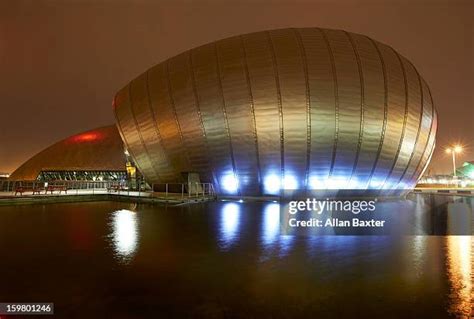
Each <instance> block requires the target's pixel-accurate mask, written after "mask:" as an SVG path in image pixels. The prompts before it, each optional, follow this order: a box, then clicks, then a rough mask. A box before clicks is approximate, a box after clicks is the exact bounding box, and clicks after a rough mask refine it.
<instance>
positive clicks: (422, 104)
mask: <svg viewBox="0 0 474 319" xmlns="http://www.w3.org/2000/svg"><path fill="white" fill-rule="evenodd" d="M410 64H411V63H410ZM411 66H412V67H413V69H414V70H415V72H416V76H417V79H418V83H419V85H420V102H421V108H420V109H421V110H420V121H419V123H418V131H417V132H416V138H415V145H414V146H413V151H412V152H411V154H410V159H409V160H408V164H407V166H406V167H405V169H404V170H403V174H402V175H401V176H400V179H399V180H398V182H397V185H398V184H399V183H401V182H402V180H403V177H405V174H406V172H407V171H408V168H409V167H410V164H411V161H412V160H413V156H414V155H415V150H416V147H417V146H418V142H419V138H420V132H421V125H422V124H423V112H424V110H425V105H424V100H423V84H422V83H421V78H420V74H419V73H418V70H417V69H416V68H415V66H414V65H413V64H411ZM430 131H431V129H430ZM428 138H429V135H428ZM422 158H423V153H422V154H421V158H420V161H421V159H422Z"/></svg>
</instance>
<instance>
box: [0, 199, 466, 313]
mask: <svg viewBox="0 0 474 319" xmlns="http://www.w3.org/2000/svg"><path fill="white" fill-rule="evenodd" d="M472 199H474V198H472ZM450 201H451V202H452V203H453V204H456V205H457V204H459V202H461V203H464V204H466V205H467V207H468V208H469V209H471V210H470V212H471V213H472V207H473V206H472V205H473V204H472V202H474V201H472V200H471V198H450ZM473 242H474V241H473V240H472V238H471V236H423V235H416V236H397V237H395V236H283V235H280V225H279V209H278V204H276V203H272V202H261V203H259V202H244V203H239V202H211V203H204V204H194V205H184V206H168V207H166V206H156V205H155V206H152V205H146V204H132V203H124V202H90V203H67V204H48V205H24V206H4V207H0V256H1V259H0V274H1V276H2V279H1V282H0V302H54V304H55V314H56V315H55V317H61V318H468V317H469V316H470V314H471V298H472V279H473V277H472V276H473V259H474V257H473V252H474V248H473ZM2 318H3V317H2ZM43 318H44V317H43Z"/></svg>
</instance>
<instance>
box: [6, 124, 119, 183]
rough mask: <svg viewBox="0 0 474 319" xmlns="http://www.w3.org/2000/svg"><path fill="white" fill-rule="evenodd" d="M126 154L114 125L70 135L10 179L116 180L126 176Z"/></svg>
mask: <svg viewBox="0 0 474 319" xmlns="http://www.w3.org/2000/svg"><path fill="white" fill-rule="evenodd" d="M126 160H127V159H126V155H125V154H124V147H123V142H122V139H121V138H120V135H119V133H118V130H117V128H116V126H115V125H110V126H104V127H100V128H96V129H93V130H90V131H86V132H83V133H80V134H76V135H73V136H70V137H68V138H66V139H64V140H62V141H59V142H57V143H55V144H53V145H51V146H50V147H48V148H46V149H44V150H43V151H41V152H39V153H38V154H36V155H35V156H33V157H32V158H30V159H29V160H28V161H26V162H25V163H24V164H23V165H21V166H20V167H19V168H18V169H17V170H15V171H14V172H13V173H12V174H11V175H10V178H9V179H10V180H17V181H19V180H23V181H28V180H37V179H40V180H42V179H44V180H48V179H68V180H69V179H92V178H93V177H94V176H95V177H98V176H101V178H104V179H118V178H120V176H121V175H124V176H126Z"/></svg>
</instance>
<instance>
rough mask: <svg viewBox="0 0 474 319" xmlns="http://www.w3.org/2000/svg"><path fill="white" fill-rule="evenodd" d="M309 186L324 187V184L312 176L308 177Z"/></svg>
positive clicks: (313, 187)
mask: <svg viewBox="0 0 474 319" xmlns="http://www.w3.org/2000/svg"><path fill="white" fill-rule="evenodd" d="M309 188H310V189H325V188H326V185H325V183H324V182H323V181H322V180H320V179H318V178H317V177H315V176H312V177H310V178H309Z"/></svg>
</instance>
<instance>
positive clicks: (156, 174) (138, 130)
mask: <svg viewBox="0 0 474 319" xmlns="http://www.w3.org/2000/svg"><path fill="white" fill-rule="evenodd" d="M134 81H135V80H132V82H130V85H129V86H128V99H129V101H130V112H131V113H132V117H133V123H135V128H136V129H137V133H138V137H139V138H140V143H141V144H142V146H143V149H144V150H145V154H146V159H147V160H148V162H149V163H150V167H151V169H152V170H153V172H154V173H155V176H156V177H158V179H159V180H161V177H160V174H158V172H157V171H156V169H155V167H154V166H153V164H152V162H151V159H150V152H149V151H148V147H147V146H146V144H145V142H144V141H143V136H142V131H141V129H140V126H139V125H138V121H137V118H136V116H135V110H134V109H133V105H134V103H133V98H132V83H133V82H134Z"/></svg>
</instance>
